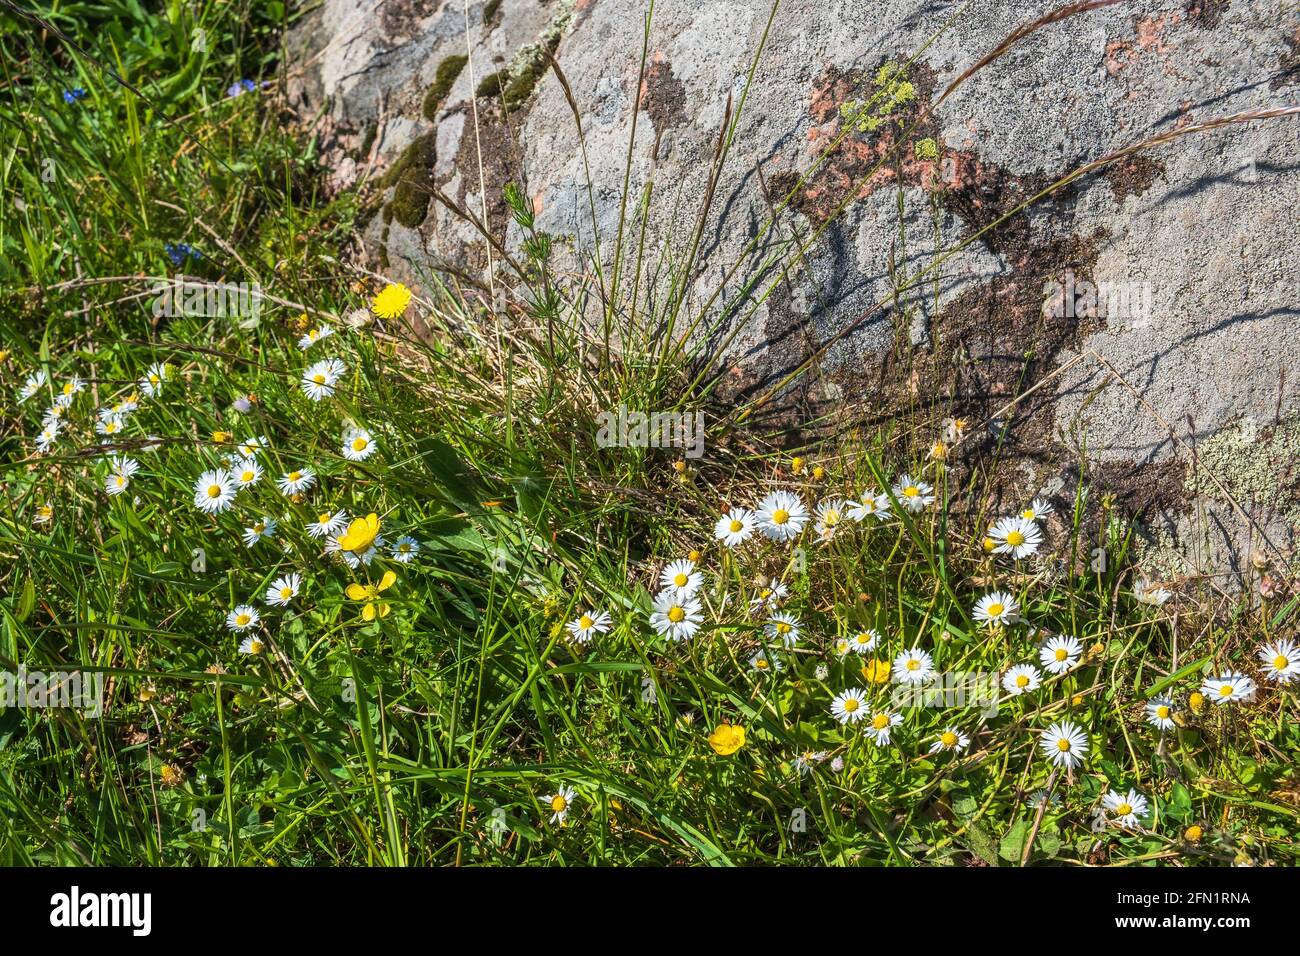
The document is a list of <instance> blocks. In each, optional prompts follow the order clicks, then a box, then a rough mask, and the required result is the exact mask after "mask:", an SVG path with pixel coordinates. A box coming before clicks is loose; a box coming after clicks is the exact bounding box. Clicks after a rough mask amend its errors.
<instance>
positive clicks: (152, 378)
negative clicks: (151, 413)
mask: <svg viewBox="0 0 1300 956" xmlns="http://www.w3.org/2000/svg"><path fill="white" fill-rule="evenodd" d="M170 376H171V370H170V369H169V368H168V366H167V365H166V364H164V363H162V362H154V363H153V364H152V365H150V366H149V367H148V368H147V369H145V371H144V376H143V377H142V378H141V379H140V381H139V382H138V383H137V384H138V385H139V387H140V391H142V392H144V394H145V395H146V396H148V397H149V398H156V397H157V396H158V395H159V393H161V392H162V387H163V383H164V382H166V381H167V380H168V378H169V377H170Z"/></svg>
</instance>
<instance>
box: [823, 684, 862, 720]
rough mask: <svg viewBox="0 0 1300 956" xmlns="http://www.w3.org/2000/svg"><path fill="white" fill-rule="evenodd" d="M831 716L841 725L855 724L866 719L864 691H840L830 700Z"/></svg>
mask: <svg viewBox="0 0 1300 956" xmlns="http://www.w3.org/2000/svg"><path fill="white" fill-rule="evenodd" d="M831 716H832V717H834V718H835V719H836V720H838V721H839V722H840V723H841V724H856V723H857V722H858V721H859V720H861V719H862V718H864V717H866V716H867V693H866V691H862V690H854V689H850V690H846V691H841V692H840V693H839V694H837V695H836V696H835V698H834V699H833V700H831Z"/></svg>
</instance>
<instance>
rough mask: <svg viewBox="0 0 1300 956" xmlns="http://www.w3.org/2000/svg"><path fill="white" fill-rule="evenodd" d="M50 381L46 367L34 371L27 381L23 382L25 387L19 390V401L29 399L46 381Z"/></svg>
mask: <svg viewBox="0 0 1300 956" xmlns="http://www.w3.org/2000/svg"><path fill="white" fill-rule="evenodd" d="M48 381H49V376H48V375H46V374H45V370H44V369H41V370H39V371H37V372H33V373H32V374H31V375H28V376H27V381H25V382H23V387H22V388H20V389H19V390H18V401H20V402H25V401H27V400H28V399H29V398H31V397H32V396H33V395H35V394H36V393H37V392H39V391H40V390H41V389H42V388H44V387H45V383H46V382H48Z"/></svg>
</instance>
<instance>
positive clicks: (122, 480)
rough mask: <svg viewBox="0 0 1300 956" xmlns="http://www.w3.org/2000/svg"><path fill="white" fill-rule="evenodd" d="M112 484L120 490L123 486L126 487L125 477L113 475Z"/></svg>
mask: <svg viewBox="0 0 1300 956" xmlns="http://www.w3.org/2000/svg"><path fill="white" fill-rule="evenodd" d="M113 482H114V484H116V485H117V486H118V487H119V488H121V487H123V486H125V485H126V476H125V475H114V476H113Z"/></svg>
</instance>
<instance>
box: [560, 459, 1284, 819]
mask: <svg viewBox="0 0 1300 956" xmlns="http://www.w3.org/2000/svg"><path fill="white" fill-rule="evenodd" d="M935 502H936V495H935V491H934V488H933V487H932V486H931V485H930V484H929V483H927V482H925V481H922V480H921V479H919V478H916V477H913V476H912V475H910V474H903V475H901V476H900V477H899V478H898V479H897V480H896V481H894V482H893V483H892V484H891V485H890V486H889V488H888V490H887V491H884V492H882V491H878V490H877V489H874V488H868V489H866V490H864V491H863V492H862V493H860V494H857V495H854V496H853V497H851V498H848V497H840V496H834V495H832V496H829V497H825V498H823V499H822V500H821V501H820V502H818V503H817V504H816V505H815V506H809V504H808V503H807V502H806V501H805V499H804V497H803V496H802V494H801V493H800V492H799V491H796V490H788V489H782V490H776V491H773V492H771V493H769V494H768V495H766V496H765V497H764V498H763V499H762V500H761V501H759V502H758V503H757V504H756V505H755V506H754V507H752V508H749V507H732V508H729V509H728V510H726V511H725V513H724V514H722V516H721V517H719V518H718V519H717V521H716V524H715V526H714V529H713V533H714V538H715V540H716V543H717V544H718V545H719V546H720V548H721V549H722V560H723V562H724V567H725V565H726V562H728V561H729V560H734V558H733V555H735V554H736V552H739V551H740V550H741V549H745V548H751V547H758V548H760V549H761V548H766V549H768V550H771V549H773V548H776V549H778V550H779V549H781V548H784V547H789V546H792V545H794V544H796V543H799V542H803V541H808V542H809V543H813V544H816V545H826V544H828V543H829V542H831V541H832V540H835V539H836V538H837V537H839V536H841V535H844V534H846V533H848V532H850V531H851V529H853V528H855V527H865V528H872V527H877V526H880V525H883V524H885V523H887V522H890V521H893V520H896V518H897V516H898V515H899V514H900V513H907V514H909V515H921V514H922V513H924V512H926V511H927V510H930V509H932V508H933V507H934V506H935ZM1051 514H1052V506H1051V504H1050V503H1049V502H1047V501H1045V500H1043V499H1038V498H1036V499H1034V500H1033V502H1032V503H1031V504H1030V505H1029V506H1027V507H1026V508H1024V509H1023V510H1021V511H1020V512H1018V513H1016V514H1014V515H1010V516H1006V517H1002V518H998V519H996V520H994V521H993V522H992V523H991V524H990V525H989V526H988V527H987V532H986V534H985V535H984V536H983V537H982V539H981V540H980V542H979V547H980V550H981V551H982V552H983V553H984V554H986V555H990V556H997V557H1002V558H1005V559H1008V560H1010V561H1013V562H1021V561H1023V560H1025V559H1027V558H1030V557H1032V556H1033V555H1036V554H1038V553H1039V551H1040V550H1041V549H1042V548H1043V546H1044V542H1045V541H1046V539H1047V531H1046V528H1045V523H1046V519H1047V518H1048V517H1049V516H1050V515H1051ZM701 560H702V556H701V555H700V554H699V553H698V552H692V553H691V554H689V555H688V556H686V557H679V558H676V559H673V560H670V561H668V562H667V563H666V564H665V565H664V566H663V567H662V568H661V569H660V570H659V571H658V573H657V577H656V584H657V590H656V591H655V592H654V596H653V598H652V600H651V602H650V607H649V610H648V619H647V623H648V626H649V628H650V629H651V630H652V631H653V632H654V633H655V634H657V635H659V636H660V637H661V638H663V639H665V640H667V641H668V642H670V643H673V644H684V643H686V642H689V641H691V640H692V639H694V638H695V637H696V636H697V635H698V634H699V633H700V631H701V630H702V629H704V628H707V627H709V626H711V622H709V621H708V618H709V617H710V614H709V613H708V612H707V611H706V604H708V605H709V606H710V607H712V606H713V605H714V604H715V603H717V604H718V605H719V608H720V612H721V613H719V614H717V615H716V616H717V618H718V620H717V621H716V625H717V626H718V627H735V625H736V622H735V621H734V620H728V619H727V615H726V614H725V612H722V609H725V607H726V606H727V598H726V596H725V595H726V591H727V577H726V575H725V574H722V573H716V572H714V571H712V570H711V569H709V568H706V567H703V566H702V565H701ZM1139 585H1140V586H1141V588H1142V589H1143V592H1144V593H1143V594H1140V595H1135V597H1137V598H1138V599H1139V600H1140V601H1141V602H1142V603H1147V604H1160V603H1163V601H1164V600H1167V599H1168V597H1169V595H1168V593H1167V592H1165V593H1164V594H1163V596H1161V597H1159V599H1158V600H1153V599H1152V598H1151V594H1152V593H1153V592H1154V591H1156V590H1157V589H1154V588H1151V587H1150V586H1149V585H1147V584H1146V582H1144V581H1142V582H1139ZM713 598H717V601H716V602H715V601H713V600H712V599H713ZM790 600H791V594H790V585H789V584H788V583H787V582H786V581H783V580H779V579H774V578H772V579H766V580H764V581H763V583H762V586H761V587H760V588H759V589H758V590H757V592H756V593H755V594H754V595H753V596H752V598H750V599H749V600H748V601H747V609H748V612H749V614H750V615H751V618H757V619H758V622H761V623H757V622H756V623H755V624H753V625H751V628H752V629H753V630H756V631H759V632H761V634H762V637H763V642H762V646H760V647H758V648H757V649H756V650H753V651H752V653H749V654H748V657H747V663H748V667H749V668H750V669H751V670H752V671H754V672H756V673H757V674H759V675H777V674H780V673H782V672H783V671H785V670H787V668H788V667H789V666H790V665H791V664H793V663H795V662H796V661H797V657H796V656H795V655H798V654H801V653H802V654H806V653H809V649H808V648H806V647H805V646H804V645H805V643H806V642H808V641H809V640H810V638H811V639H812V643H813V644H814V645H816V644H817V643H819V642H818V641H817V640H816V638H815V635H814V634H813V633H812V632H813V631H814V630H815V628H813V627H810V626H809V624H808V623H806V622H805V621H804V620H803V619H802V618H801V616H800V615H799V614H798V613H795V611H794V610H792V609H791V608H790V607H788V606H787V602H789V601H790ZM1025 600H1026V595H1024V594H1019V595H1018V594H1016V593H1013V592H1011V591H1009V590H1000V589H994V590H990V591H988V592H987V593H984V594H981V595H978V596H974V597H973V598H972V600H971V603H970V605H969V606H968V612H967V613H968V614H969V618H970V620H971V621H972V622H973V623H974V624H975V626H976V627H977V628H978V629H980V630H981V631H982V632H983V633H984V635H985V636H986V638H987V639H989V640H994V641H1001V640H1003V639H1007V638H1009V637H1010V636H1011V634H1012V632H1013V630H1014V629H1015V628H1017V627H1018V626H1024V627H1025V630H1026V632H1027V633H1028V634H1029V635H1030V636H1032V637H1034V638H1036V653H1035V654H1034V655H1033V658H1032V659H1030V660H1021V661H1014V659H1013V661H1012V662H1010V663H1009V665H1008V666H1006V667H1005V669H1004V670H1001V671H1000V674H999V675H997V676H998V681H997V682H998V684H999V686H1000V688H1001V690H1002V692H1003V693H1004V696H1003V697H1002V699H1001V700H999V701H998V702H997V703H998V704H999V705H1009V704H1010V703H1011V702H1012V701H1013V700H1016V699H1018V698H1024V699H1026V700H1028V699H1029V698H1030V696H1031V695H1034V694H1035V693H1036V692H1039V691H1041V690H1044V689H1045V688H1048V687H1056V686H1057V685H1060V686H1061V687H1063V688H1065V689H1066V690H1067V692H1066V694H1065V701H1066V702H1067V703H1069V702H1072V701H1073V702H1074V703H1076V704H1077V703H1078V702H1079V698H1076V697H1075V696H1074V693H1073V692H1072V691H1071V690H1070V688H1073V686H1074V685H1073V684H1072V683H1063V682H1065V681H1066V680H1067V678H1070V675H1071V674H1072V672H1074V671H1075V669H1076V668H1078V667H1080V666H1081V665H1082V664H1083V663H1085V662H1086V661H1088V660H1089V658H1090V657H1092V656H1093V655H1095V654H1097V653H1100V651H1101V650H1102V647H1101V646H1100V645H1098V646H1096V647H1095V648H1092V649H1089V648H1085V646H1084V642H1083V641H1082V640H1080V638H1079V637H1077V636H1074V635H1071V634H1051V633H1048V632H1047V631H1045V630H1043V629H1042V628H1039V627H1035V626H1032V625H1031V624H1030V622H1029V621H1028V620H1027V615H1026V612H1025V610H1024V602H1025ZM613 624H614V622H613V619H612V617H611V615H610V614H609V613H608V612H607V611H604V610H600V609H598V608H588V609H587V610H585V611H583V613H582V614H581V615H580V616H579V617H577V618H576V619H574V620H572V621H570V622H569V623H568V624H567V626H566V632H567V635H568V637H569V639H570V640H571V641H573V642H575V643H576V644H579V645H588V644H590V643H591V642H592V641H593V640H594V639H595V638H597V637H598V636H599V635H602V634H605V633H607V632H608V631H609V630H610V629H611V627H613ZM632 624H633V626H635V622H632ZM835 628H836V631H837V634H836V636H834V637H833V638H831V639H830V641H829V643H828V645H827V646H825V647H823V648H821V649H819V648H817V647H816V646H814V647H812V648H811V653H813V654H814V655H817V654H820V653H825V652H829V653H828V655H827V656H828V657H830V658H832V659H836V660H840V661H843V660H844V659H846V658H848V657H849V656H850V655H859V659H860V662H861V665H862V666H861V667H860V671H859V673H860V674H861V676H862V679H863V683H864V685H865V686H858V687H845V688H844V689H842V690H839V691H831V693H830V700H829V703H828V704H827V713H828V714H829V717H830V719H831V721H832V722H833V723H832V725H831V726H832V727H833V728H836V727H837V728H838V733H839V739H840V741H841V747H840V750H839V752H836V751H835V750H811V749H810V750H807V751H804V752H801V753H799V754H798V755H797V756H796V757H795V758H794V760H793V767H794V769H795V770H796V771H797V772H798V773H799V774H800V775H804V774H807V773H810V772H812V770H813V768H814V767H816V766H817V765H818V764H821V763H822V762H824V761H826V760H828V759H829V760H830V761H831V768H832V770H834V771H838V770H840V769H843V767H844V765H845V757H849V758H851V757H852V755H853V754H855V753H856V752H857V748H856V746H855V741H857V740H862V741H865V742H866V744H867V745H868V748H869V749H875V750H880V749H884V748H890V747H898V746H899V738H900V735H901V736H903V738H904V739H907V738H908V734H907V730H908V726H907V725H908V724H909V723H913V722H917V723H919V722H921V721H925V720H930V719H931V718H926V717H925V716H924V708H922V707H910V708H901V707H899V706H898V704H897V703H896V701H898V700H899V699H900V695H899V693H898V692H899V691H900V690H902V691H907V690H908V689H917V690H919V689H922V688H925V687H926V686H927V685H930V684H932V683H933V682H934V681H935V680H936V678H937V677H939V676H940V673H941V672H940V669H939V666H938V664H937V662H936V657H935V655H936V653H938V652H939V650H938V649H937V648H936V649H926V648H924V647H921V646H919V645H918V644H917V642H915V641H911V642H908V641H903V644H908V643H911V644H912V646H904V647H902V649H900V650H897V651H896V652H894V653H891V654H882V652H883V651H884V649H885V646H886V644H887V643H888V642H887V640H886V636H885V635H883V634H882V633H881V632H880V630H878V629H877V628H874V627H853V626H850V625H849V624H848V623H847V622H846V621H844V620H841V619H840V616H839V615H837V616H836V619H835ZM1258 657H1259V659H1260V661H1261V663H1262V670H1263V672H1264V674H1265V675H1266V676H1267V677H1268V678H1269V679H1270V680H1272V681H1275V682H1277V683H1279V684H1288V683H1291V682H1292V681H1294V680H1296V679H1297V678H1298V677H1300V647H1298V646H1297V644H1296V643H1295V642H1294V641H1291V640H1282V641H1276V642H1272V643H1269V644H1267V645H1266V646H1264V647H1262V648H1260V649H1259V652H1258ZM951 663H952V665H953V666H954V667H959V666H961V662H960V661H958V660H954V661H952V662H951ZM814 673H815V676H816V677H817V679H818V680H819V681H825V680H826V679H827V678H828V677H829V675H830V668H829V666H828V664H827V663H819V664H818V665H817V666H816V669H815V672H814ZM1254 694H1255V683H1254V681H1253V679H1252V678H1250V677H1249V676H1246V675H1245V674H1243V673H1240V672H1237V671H1228V672H1225V673H1222V674H1220V675H1217V676H1210V677H1207V678H1206V679H1205V681H1204V684H1203V686H1202V687H1201V689H1200V690H1199V691H1198V692H1196V693H1194V694H1192V696H1191V702H1192V704H1193V705H1196V706H1199V705H1200V703H1201V702H1202V701H1206V700H1208V701H1212V702H1213V703H1215V704H1217V705H1221V706H1223V705H1228V704H1231V703H1235V702H1239V701H1247V700H1250V699H1252V698H1253V696H1254ZM902 699H904V700H906V699H907V695H906V694H903V695H902ZM1037 703H1038V705H1039V708H1038V709H1035V710H1031V711H1030V712H1028V713H1027V714H1026V716H1032V714H1033V713H1036V712H1038V710H1041V709H1047V708H1049V707H1050V705H1051V703H1052V702H1051V701H1050V700H1049V699H1046V698H1043V697H1041V696H1040V697H1039V698H1038V699H1037ZM1031 706H1032V705H1031ZM904 709H907V710H910V712H911V714H912V715H913V718H911V719H909V718H907V717H905V715H904V713H903V710H904ZM1052 709H1054V708H1052ZM1145 713H1146V718H1147V720H1148V722H1149V723H1150V724H1151V725H1152V726H1154V727H1155V728H1157V729H1158V730H1160V731H1167V730H1171V729H1173V728H1175V727H1176V726H1178V723H1177V722H1178V720H1179V714H1178V708H1177V707H1176V706H1175V705H1174V703H1173V702H1172V699H1171V698H1169V697H1167V696H1160V697H1155V698H1154V699H1152V700H1150V701H1149V702H1148V703H1146V705H1145ZM986 730H987V728H983V727H976V726H966V727H963V726H961V725H960V723H947V724H941V725H940V726H938V727H937V728H936V729H934V730H932V731H923V732H922V735H921V739H920V740H918V741H917V743H918V744H919V746H920V748H921V749H922V750H923V751H924V753H925V754H927V755H943V754H948V755H952V756H953V757H956V756H957V755H960V754H963V753H964V752H966V751H967V750H968V748H969V747H970V745H971V741H972V739H973V738H975V737H976V736H977V734H980V733H983V732H985V731H986ZM1033 735H1034V739H1035V741H1036V743H1037V749H1038V751H1039V753H1041V755H1042V757H1043V759H1044V760H1045V761H1046V763H1047V764H1048V766H1049V767H1051V768H1052V769H1053V770H1054V771H1055V772H1056V773H1065V774H1067V775H1072V774H1073V772H1074V771H1075V770H1077V769H1078V768H1080V767H1082V766H1083V765H1084V763H1085V762H1086V760H1087V758H1088V755H1089V752H1090V750H1091V749H1092V745H1091V742H1090V739H1089V730H1088V729H1087V728H1086V727H1084V726H1081V725H1080V723H1079V722H1078V721H1077V720H1072V719H1059V720H1052V721H1050V722H1048V725H1047V726H1046V727H1041V728H1040V729H1037V730H1035V731H1033ZM832 736H834V735H833V734H832ZM716 749H717V748H716V747H715V750H716ZM718 752H719V753H723V751H718ZM727 752H728V753H729V752H732V751H727ZM972 759H974V758H972ZM1070 779H1072V776H1071V777H1070ZM1053 796H1054V795H1053ZM555 799H556V800H557V801H560V800H563V801H565V802H564V804H563V808H561V809H557V810H556V811H555V813H556V816H555V817H553V820H562V819H563V817H564V815H565V814H566V813H567V807H568V806H569V803H570V802H571V795H566V794H565V793H564V792H561V793H559V794H557V795H556V797H555ZM1102 805H1103V807H1104V808H1105V811H1106V813H1107V815H1108V819H1109V820H1110V821H1111V822H1112V823H1113V824H1115V825H1118V826H1122V827H1127V828H1130V829H1132V828H1137V827H1138V826H1139V825H1140V823H1141V822H1142V821H1143V820H1144V819H1145V818H1146V816H1147V814H1148V812H1149V806H1148V800H1147V798H1146V797H1145V796H1144V795H1143V794H1141V793H1139V792H1138V791H1137V790H1134V789H1132V788H1128V789H1127V790H1126V791H1124V792H1121V791H1120V790H1118V789H1112V790H1109V791H1107V792H1106V793H1105V794H1104V795H1103V801H1102ZM556 806H557V807H558V806H559V803H557V804H556Z"/></svg>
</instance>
